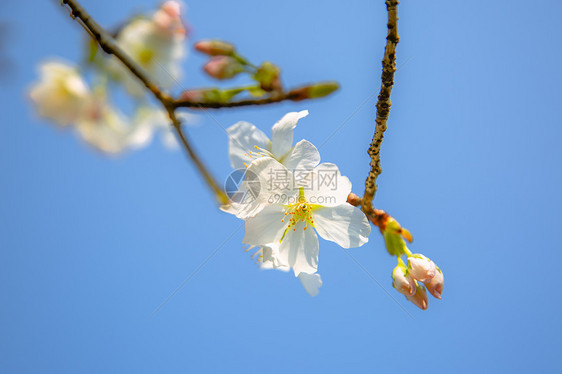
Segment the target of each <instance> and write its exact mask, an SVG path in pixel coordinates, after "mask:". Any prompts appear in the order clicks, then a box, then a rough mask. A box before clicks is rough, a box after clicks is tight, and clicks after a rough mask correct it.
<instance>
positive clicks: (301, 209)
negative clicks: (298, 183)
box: [280, 187, 314, 242]
mask: <svg viewBox="0 0 562 374" xmlns="http://www.w3.org/2000/svg"><path fill="white" fill-rule="evenodd" d="M286 219H288V220H289V225H288V226H287V228H286V229H285V232H284V233H283V237H281V240H280V242H281V241H282V240H283V238H285V235H286V234H287V232H288V231H289V230H290V229H293V231H296V230H297V228H296V227H295V226H296V225H297V224H298V223H299V222H304V229H303V230H306V229H307V227H308V225H310V226H312V227H314V219H313V218H312V205H311V204H308V203H307V202H306V199H305V197H304V187H300V188H299V197H298V201H297V202H296V203H294V204H289V205H287V206H286V207H285V217H284V218H283V219H281V222H285V220H286Z"/></svg>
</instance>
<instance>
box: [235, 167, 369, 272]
mask: <svg viewBox="0 0 562 374" xmlns="http://www.w3.org/2000/svg"><path fill="white" fill-rule="evenodd" d="M248 171H251V172H252V173H253V174H255V175H256V176H257V177H258V180H259V181H260V183H261V184H262V185H263V186H264V188H263V189H262V191H260V194H259V196H258V197H257V199H256V200H257V201H258V203H259V202H264V201H266V202H268V204H269V205H267V206H265V207H264V208H263V209H262V210H261V211H260V212H259V213H257V215H255V216H254V217H251V218H248V219H246V225H245V226H246V235H245V237H244V240H243V242H244V243H246V244H250V245H257V246H260V245H267V244H268V243H279V254H278V256H279V259H280V261H281V262H282V263H284V264H288V265H289V266H290V267H291V268H292V269H293V271H294V274H295V276H299V274H301V273H306V274H314V273H315V272H316V270H317V268H318V248H319V244H318V236H317V234H316V233H318V235H320V236H321V237H323V238H324V239H326V240H330V241H333V242H335V243H337V244H339V245H340V246H342V247H343V248H352V247H359V246H361V245H363V244H365V243H366V242H367V241H368V236H369V234H370V232H371V226H370V225H369V222H368V221H367V218H366V217H365V215H364V214H363V213H362V212H361V211H360V210H359V209H358V208H355V207H353V206H351V205H350V204H348V203H347V202H346V201H347V196H348V195H349V193H350V192H351V182H350V181H349V179H347V178H346V177H343V176H341V174H340V173H339V170H338V168H337V166H336V165H334V164H328V163H324V164H320V165H318V166H317V167H316V168H315V169H314V170H313V171H312V173H310V174H309V178H310V180H309V182H308V184H306V185H300V184H291V183H288V184H286V183H284V181H282V180H280V179H278V178H275V177H274V178H273V179H272V180H271V176H272V175H273V176H275V175H276V174H277V173H281V174H282V175H286V176H287V178H288V180H289V181H291V180H293V178H294V176H293V174H292V173H291V171H289V170H288V169H287V168H286V167H285V166H284V165H282V164H281V163H279V162H278V161H276V160H275V159H273V158H269V157H266V158H262V159H258V160H256V161H254V162H253V163H252V164H251V165H250V166H249V167H248ZM323 173H328V174H330V175H332V176H333V183H334V184H333V185H332V186H326V185H323V184H321V183H320V184H319V183H314V181H315V180H316V181H318V180H320V179H319V178H318V177H319V175H321V174H323ZM315 230H316V231H315Z"/></svg>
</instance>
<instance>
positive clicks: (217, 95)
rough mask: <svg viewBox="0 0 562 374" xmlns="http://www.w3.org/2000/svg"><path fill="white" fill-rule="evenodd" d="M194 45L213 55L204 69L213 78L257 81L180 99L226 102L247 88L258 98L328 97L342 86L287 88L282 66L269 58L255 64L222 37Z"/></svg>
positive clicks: (188, 93) (187, 93) (197, 91)
mask: <svg viewBox="0 0 562 374" xmlns="http://www.w3.org/2000/svg"><path fill="white" fill-rule="evenodd" d="M194 47H195V49H196V50H197V51H199V52H201V53H204V54H206V55H207V56H209V57H210V59H209V61H207V63H206V64H205V65H204V66H203V70H204V71H205V73H206V74H207V75H209V76H210V77H212V78H215V79H218V80H227V79H231V78H234V77H236V76H237V75H239V74H244V73H246V74H248V76H249V78H250V79H251V80H252V81H253V83H252V84H250V85H247V86H243V87H236V88H230V89H219V88H204V89H195V90H190V91H185V92H184V93H183V94H182V96H181V98H180V100H185V101H191V102H200V103H201V102H216V103H226V102H228V101H230V100H231V99H232V98H234V96H236V95H238V94H240V93H242V92H244V91H246V92H247V93H248V94H249V95H250V96H253V97H258V98H264V97H267V96H269V97H271V98H279V97H284V98H285V99H286V100H292V101H300V100H305V99H316V98H320V97H324V96H327V95H329V94H331V93H332V92H334V91H335V90H337V89H338V88H339V85H338V84H337V83H336V82H322V83H316V84H311V85H307V86H303V87H299V88H296V89H293V90H290V91H285V90H284V89H283V85H282V83H281V68H279V66H277V65H275V64H273V63H271V62H269V61H266V62H263V63H262V64H261V65H254V64H252V63H251V62H249V61H248V59H246V58H245V57H243V56H242V55H241V54H240V53H239V52H238V51H237V50H236V48H235V47H234V46H233V45H232V44H230V43H227V42H225V41H222V40H202V41H200V42H197V43H195V45H194Z"/></svg>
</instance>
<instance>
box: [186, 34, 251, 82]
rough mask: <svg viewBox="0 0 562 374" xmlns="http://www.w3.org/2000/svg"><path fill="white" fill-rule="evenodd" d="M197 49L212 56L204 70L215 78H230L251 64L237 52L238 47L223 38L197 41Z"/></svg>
mask: <svg viewBox="0 0 562 374" xmlns="http://www.w3.org/2000/svg"><path fill="white" fill-rule="evenodd" d="M194 47H195V49H196V50H198V51H199V52H201V53H204V54H206V55H208V56H210V57H211V59H210V60H209V61H208V62H207V63H206V64H205V66H204V67H203V70H204V71H205V73H207V74H208V75H209V76H211V77H213V78H215V79H220V80H224V79H230V78H234V77H235V76H237V75H238V74H240V73H242V72H244V71H246V66H251V64H249V63H248V62H247V61H246V59H244V58H243V57H242V56H240V55H239V54H238V53H237V52H236V48H234V46H233V45H232V44H230V43H227V42H224V41H222V40H203V41H200V42H197V43H195V45H194Z"/></svg>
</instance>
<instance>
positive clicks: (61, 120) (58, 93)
mask: <svg viewBox="0 0 562 374" xmlns="http://www.w3.org/2000/svg"><path fill="white" fill-rule="evenodd" d="M90 95H91V90H90V88H89V87H88V85H87V83H86V82H85V81H84V79H83V78H82V76H81V75H80V73H79V72H78V69H77V67H76V66H73V65H70V64H68V63H65V62H61V61H55V60H51V61H46V62H44V63H42V64H41V65H39V82H37V83H35V84H34V85H33V86H32V87H31V89H30V90H29V97H30V98H31V101H32V102H33V104H34V106H35V108H36V110H37V113H38V114H39V115H40V116H42V117H45V118H48V119H50V120H52V121H53V122H55V123H57V124H58V125H61V126H67V125H70V124H72V123H74V122H75V121H76V120H77V119H78V118H79V117H80V116H81V115H82V114H83V112H84V109H85V107H86V106H87V105H88V103H89V98H90Z"/></svg>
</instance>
